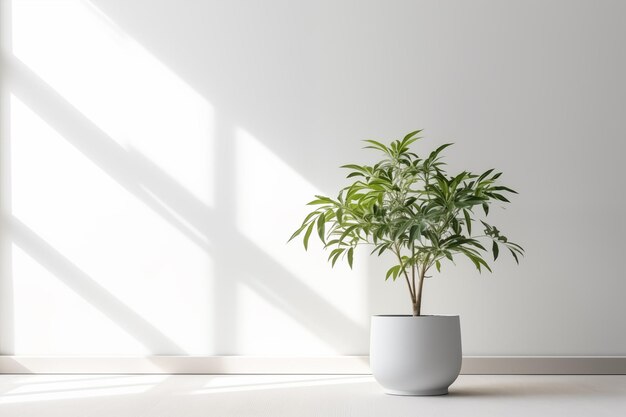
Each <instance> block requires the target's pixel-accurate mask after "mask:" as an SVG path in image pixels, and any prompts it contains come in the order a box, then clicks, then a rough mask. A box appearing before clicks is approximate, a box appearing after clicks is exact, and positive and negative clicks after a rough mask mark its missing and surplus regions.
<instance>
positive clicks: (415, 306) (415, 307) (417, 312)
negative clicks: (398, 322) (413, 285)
mask: <svg viewBox="0 0 626 417" xmlns="http://www.w3.org/2000/svg"><path fill="white" fill-rule="evenodd" d="M419 315H420V306H419V305H418V304H417V301H413V317H416V316H419Z"/></svg>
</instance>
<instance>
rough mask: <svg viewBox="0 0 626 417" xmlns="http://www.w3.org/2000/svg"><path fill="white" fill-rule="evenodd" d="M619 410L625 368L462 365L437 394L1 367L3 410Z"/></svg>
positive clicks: (352, 379)
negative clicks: (558, 371) (584, 372)
mask: <svg viewBox="0 0 626 417" xmlns="http://www.w3.org/2000/svg"><path fill="white" fill-rule="evenodd" d="M623 415H626V375H614V376H546V375H544V376H535V375H518V376H510V375H498V376H495V375H493V376H483V375H462V376H460V377H459V379H458V380H457V381H456V382H455V383H454V385H453V386H452V387H451V389H450V394H449V395H446V396H441V397H395V396H389V395H385V394H383V393H382V392H381V390H380V388H379V387H378V386H377V385H376V383H375V382H374V380H373V379H372V377H370V376H357V375H352V376H351V375H345V376H338V375H256V376H255V375H229V376H224V375H0V416H2V417H12V416H16V417H17V416H19V417H28V416H46V417H56V416H63V417H72V416H81V417H97V416H107V417H125V416H133V417H140V416H151V417H160V416H176V417H184V416H203V417H207V416H219V417H228V416H238V417H241V416H272V417H281V416H295V417H306V416H320V417H321V416H324V417H331V416H337V417H339V416H359V417H367V416H377V417H378V416H379V417H391V416H420V417H421V416H446V417H449V416H450V417H451V416H465V417H470V416H480V417H489V416H511V417H515V416H524V417H528V416H533V417H538V416H568V417H575V416H593V417H598V416H623Z"/></svg>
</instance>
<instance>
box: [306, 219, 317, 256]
mask: <svg viewBox="0 0 626 417" xmlns="http://www.w3.org/2000/svg"><path fill="white" fill-rule="evenodd" d="M313 226H315V222H311V223H310V224H309V227H308V229H306V233H305V234H304V239H303V242H304V250H308V249H309V237H311V232H312V231H313Z"/></svg>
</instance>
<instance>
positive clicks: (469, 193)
mask: <svg viewBox="0 0 626 417" xmlns="http://www.w3.org/2000/svg"><path fill="white" fill-rule="evenodd" d="M420 132H421V130H417V131H415V132H411V133H409V134H408V135H406V136H405V137H404V138H403V139H402V140H395V141H393V142H391V144H390V145H389V146H386V145H384V144H382V143H380V142H377V141H374V140H366V141H365V142H366V143H367V144H368V145H367V146H366V147H365V148H371V149H374V150H377V151H379V152H381V153H382V154H383V155H384V158H383V159H382V160H381V161H380V162H378V163H376V164H375V165H373V166H368V165H356V164H350V165H344V166H342V168H346V169H348V170H350V172H349V174H348V176H347V178H353V181H354V182H353V183H352V184H350V185H349V186H347V187H345V188H343V189H342V190H341V191H340V192H339V194H338V195H337V198H336V199H332V198H329V197H325V196H321V195H317V196H315V200H313V201H311V202H310V203H308V204H309V205H311V206H316V208H315V210H313V211H311V212H310V213H309V214H308V215H307V216H306V218H305V219H304V221H303V222H302V225H301V226H300V227H299V228H298V230H296V231H295V232H294V233H293V235H292V236H291V238H290V239H289V240H290V241H291V240H292V239H294V238H295V237H296V236H298V235H300V234H301V233H304V237H303V242H304V248H305V249H307V248H308V243H309V238H310V237H311V234H312V233H313V232H314V231H315V232H316V234H317V235H318V236H319V238H320V240H321V241H322V242H323V243H324V248H325V249H330V254H329V256H328V259H329V261H330V262H331V264H332V266H334V265H335V263H336V262H337V260H338V259H339V258H340V257H342V258H345V259H346V260H347V261H348V264H349V265H350V268H352V262H353V257H354V250H355V248H356V247H357V246H359V245H372V246H373V250H372V252H371V254H374V253H376V254H378V255H379V256H380V255H381V254H382V253H384V252H391V253H393V255H394V258H395V259H396V262H397V264H395V265H394V266H392V267H391V268H390V269H389V270H388V271H387V274H386V277H385V280H388V279H389V278H392V279H393V280H394V281H395V280H396V278H398V277H399V276H402V277H403V278H404V279H405V280H406V283H407V285H408V288H409V292H410V295H411V305H412V307H413V315H414V316H419V315H420V310H421V301H422V288H423V284H424V279H425V278H426V277H427V275H426V273H427V272H428V271H429V270H430V269H431V268H432V267H435V268H436V269H437V271H439V272H440V271H441V267H442V262H444V261H446V260H448V261H453V262H454V257H455V256H456V255H462V256H465V257H467V258H469V260H470V261H471V262H472V263H473V264H474V265H475V266H476V268H477V269H478V271H479V272H480V271H481V269H482V268H483V267H484V268H486V269H488V270H489V271H490V272H491V268H490V267H489V264H488V263H487V261H486V260H485V258H484V253H485V252H488V250H487V249H486V248H485V246H483V243H481V241H483V242H484V241H487V242H489V243H490V244H491V252H492V254H493V259H494V261H495V260H496V259H497V258H498V255H499V253H500V248H501V247H502V248H506V249H508V250H509V252H510V253H511V255H512V256H513V258H514V259H515V261H516V262H517V263H519V258H518V256H519V255H523V254H524V249H523V248H522V247H521V246H520V245H518V244H516V243H513V242H511V241H509V240H508V239H507V238H506V237H505V236H504V235H503V234H502V233H501V232H500V230H498V228H496V227H495V226H492V225H490V224H488V223H486V222H485V221H483V220H480V219H478V213H476V211H477V210H476V209H478V210H479V211H482V212H484V217H485V218H486V217H487V215H488V214H489V206H490V204H492V203H494V202H502V203H508V202H509V200H508V199H507V198H506V197H505V196H504V194H505V193H516V191H514V190H512V189H511V188H508V187H505V186H503V185H499V184H498V183H497V180H498V178H499V177H500V175H501V173H499V172H494V170H493V169H490V170H488V171H485V172H483V173H482V174H480V175H476V174H472V173H471V172H467V171H463V172H461V173H460V174H457V175H454V176H449V175H448V174H447V173H446V172H445V170H444V169H443V167H444V165H445V164H444V163H443V162H442V160H441V156H440V154H441V152H442V151H443V150H444V149H446V148H447V147H448V146H450V145H452V144H450V143H448V144H445V145H442V146H440V147H439V148H437V149H436V150H434V151H432V152H431V153H430V154H429V155H428V157H426V158H422V157H420V156H419V155H417V154H416V153H414V152H411V150H410V145H411V144H412V143H414V142H416V141H417V140H419V139H421V137H419V136H418V135H419V134H420ZM477 221H480V223H481V224H482V226H483V228H482V233H483V234H481V235H472V223H473V222H477ZM474 229H475V228H474Z"/></svg>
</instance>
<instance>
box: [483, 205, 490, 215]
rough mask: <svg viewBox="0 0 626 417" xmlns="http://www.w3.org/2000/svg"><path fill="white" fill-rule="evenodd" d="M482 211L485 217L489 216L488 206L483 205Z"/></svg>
mask: <svg viewBox="0 0 626 417" xmlns="http://www.w3.org/2000/svg"><path fill="white" fill-rule="evenodd" d="M483 210H484V211H485V216H488V215H489V204H487V203H483Z"/></svg>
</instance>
